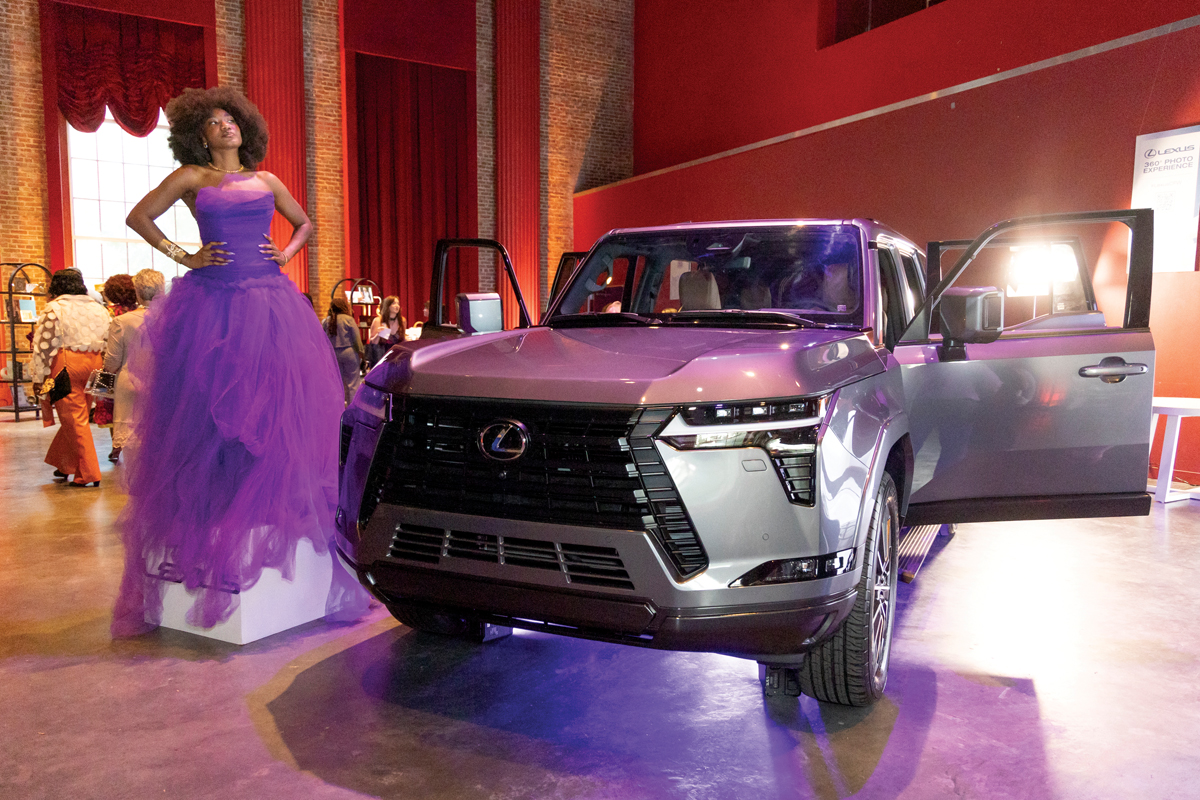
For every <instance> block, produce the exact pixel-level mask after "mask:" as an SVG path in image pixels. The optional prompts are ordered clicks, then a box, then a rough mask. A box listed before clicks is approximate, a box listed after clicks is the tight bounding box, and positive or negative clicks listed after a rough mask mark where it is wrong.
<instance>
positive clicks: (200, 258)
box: [179, 242, 233, 269]
mask: <svg viewBox="0 0 1200 800" xmlns="http://www.w3.org/2000/svg"><path fill="white" fill-rule="evenodd" d="M223 244H228V242H209V243H208V244H206V245H204V247H201V248H200V249H199V250H197V251H196V252H194V253H192V254H190V255H187V256H184V257H183V258H182V259H180V261H179V263H180V264H183V265H184V266H185V267H187V268H188V269H203V268H204V267H213V266H216V267H219V266H222V265H224V264H229V263H230V260H229V259H228V258H226V256H231V255H233V253H231V252H229V251H228V250H218V249H217V248H218V246H219V245H223Z"/></svg>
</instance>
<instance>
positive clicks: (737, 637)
mask: <svg viewBox="0 0 1200 800" xmlns="http://www.w3.org/2000/svg"><path fill="white" fill-rule="evenodd" d="M347 562H348V563H351V565H352V566H354V567H355V569H356V570H357V571H358V572H359V577H360V579H362V582H363V584H364V585H366V586H367V587H369V588H370V589H371V590H372V592H373V593H374V594H375V595H376V596H377V597H378V598H379V599H380V600H381V601H382V602H384V603H397V602H401V603H411V604H415V605H419V606H420V605H424V606H434V607H438V608H444V609H451V610H453V611H455V612H458V613H460V614H461V615H462V616H464V617H469V618H472V619H476V620H480V621H483V622H491V623H494V624H499V625H508V626H511V627H517V628H525V629H528V630H541V631H547V632H550V633H555V634H560V635H567V636H575V637H579V638H584V639H596V640H600V641H609V642H617V643H621V644H633V645H640V646H643V647H651V648H656V649H662V650H685V651H694V652H715V653H726V654H729V655H737V656H742V657H746V658H757V659H758V660H770V658H771V657H773V656H778V657H785V656H795V655H799V654H802V653H804V652H805V651H807V650H808V649H810V648H811V647H812V646H813V645H815V644H818V643H819V642H820V641H822V640H823V639H824V638H825V636H827V635H828V634H829V633H831V632H832V631H834V630H836V629H837V627H838V625H840V624H841V622H842V620H844V619H845V617H846V615H847V614H849V613H850V609H851V608H852V607H853V605H854V598H855V592H854V590H853V589H851V590H849V591H845V592H842V593H841V594H839V595H835V596H831V597H822V598H814V599H809V600H801V601H789V602H774V603H761V604H754V605H737V606H717V607H706V608H660V607H658V606H657V605H656V604H655V603H654V602H653V601H652V600H650V599H648V598H645V597H615V596H612V595H607V594H601V593H591V592H582V591H576V590H561V589H553V588H547V587H544V586H536V585H530V584H522V583H516V582H509V581H497V580H495V579H481V578H479V577H475V576H471V575H463V574H458V573H452V572H447V571H442V570H436V569H427V568H424V567H420V566H413V565H409V564H400V563H395V562H391V561H376V562H375V563H373V564H371V565H369V566H364V565H355V564H353V562H350V560H349V559H347Z"/></svg>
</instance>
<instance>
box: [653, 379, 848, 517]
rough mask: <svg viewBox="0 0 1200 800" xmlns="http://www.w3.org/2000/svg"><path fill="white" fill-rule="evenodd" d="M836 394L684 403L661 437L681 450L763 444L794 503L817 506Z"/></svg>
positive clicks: (789, 499)
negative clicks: (824, 427)
mask: <svg viewBox="0 0 1200 800" xmlns="http://www.w3.org/2000/svg"><path fill="white" fill-rule="evenodd" d="M834 396H835V393H831V394H825V395H821V396H819V397H798V398H786V399H782V400H760V401H756V402H749V403H707V404H703V405H700V404H697V405H692V406H684V407H683V408H680V409H679V410H678V411H677V412H676V413H675V414H673V415H672V416H671V418H670V419H669V420H668V421H667V424H666V425H664V426H663V428H662V430H661V431H659V433H658V435H657V438H658V439H660V440H662V441H663V442H664V443H665V444H667V445H669V446H671V447H673V448H675V449H676V450H719V449H729V448H738V447H758V448H761V449H763V450H765V451H766V452H767V453H768V454H769V455H770V456H771V463H772V465H773V466H774V467H775V473H776V474H777V475H778V476H779V480H780V482H781V483H782V485H783V489H784V491H785V492H786V493H787V498H788V501H789V502H791V503H793V504H795V505H802V506H809V507H811V506H812V505H813V504H814V503H815V502H816V488H817V444H818V440H819V438H820V430H821V423H822V422H824V420H825V417H826V415H827V412H828V411H829V409H830V407H831V406H832V404H833V398H834Z"/></svg>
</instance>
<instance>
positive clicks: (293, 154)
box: [242, 0, 324, 302]
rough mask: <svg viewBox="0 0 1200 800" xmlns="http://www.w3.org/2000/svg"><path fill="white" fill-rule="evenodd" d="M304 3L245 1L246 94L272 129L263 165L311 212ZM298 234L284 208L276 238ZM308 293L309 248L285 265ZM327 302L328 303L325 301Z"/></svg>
mask: <svg viewBox="0 0 1200 800" xmlns="http://www.w3.org/2000/svg"><path fill="white" fill-rule="evenodd" d="M303 6H304V4H303V2H302V0H245V2H244V3H243V5H242V9H243V16H244V18H245V25H246V96H247V97H249V98H250V99H251V100H253V101H254V103H255V104H256V105H257V106H258V110H259V111H261V112H262V115H263V117H264V118H265V119H266V120H267V128H268V129H269V130H270V131H271V145H270V147H268V148H267V158H266V160H265V161H263V163H262V164H260V165H259V169H265V170H268V171H270V172H273V173H275V176H276V177H278V178H279V180H281V181H283V185H284V186H286V187H287V188H288V190H289V191H290V192H291V193H292V197H294V198H296V202H297V203H299V204H300V207H301V208H303V209H305V210H308V169H307V157H306V146H307V137H308V129H307V126H306V125H305V110H304V7H303ZM291 235H292V224H291V223H290V222H288V221H287V220H286V219H284V218H283V215H282V214H280V213H279V212H276V213H275V216H274V218H273V219H272V220H271V238H273V239H274V240H275V241H276V242H277V243H279V245H280V246H283V243H284V242H286V241H287V240H288V239H289V238H291ZM283 272H284V274H286V275H287V276H288V278H290V279H291V280H292V282H293V283H295V284H296V285H297V286H298V287H300V291H302V292H307V291H308V248H307V247H305V248H303V249H302V250H301V251H300V252H299V253H296V255H295V256H294V257H293V258H292V260H291V261H289V262H288V263H287V264H285V265H284V267H283ZM322 302H324V301H322Z"/></svg>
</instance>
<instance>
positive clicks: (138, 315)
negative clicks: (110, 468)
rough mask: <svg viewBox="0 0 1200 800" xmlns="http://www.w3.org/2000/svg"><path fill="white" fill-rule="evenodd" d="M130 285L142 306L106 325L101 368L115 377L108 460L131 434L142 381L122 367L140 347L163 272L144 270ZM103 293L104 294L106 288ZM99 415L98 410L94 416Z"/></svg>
mask: <svg viewBox="0 0 1200 800" xmlns="http://www.w3.org/2000/svg"><path fill="white" fill-rule="evenodd" d="M131 284H132V285H133V289H134V293H135V299H136V300H137V302H138V303H140V304H141V305H140V306H138V307H136V308H134V309H133V310H131V311H128V312H126V313H124V314H121V315H120V316H118V317H115V318H114V319H113V321H112V322H111V323H110V324H109V326H108V340H107V343H106V345H105V348H104V371H105V372H111V373H113V374H114V375H116V376H117V385H116V392H115V397H114V398H113V402H112V405H113V412H112V421H113V431H112V437H113V450H112V452H111V453H109V454H108V460H109V461H117V460H119V459H120V457H121V450H123V449H124V448H125V446H126V445H127V444H128V443H129V439H130V436H132V434H133V410H134V408H135V407H136V405H137V394H138V391H139V390H140V389H141V381H139V380H138V379H137V378H136V377H135V376H134V375H133V374H132V372H131V371H130V370H128V369H125V365H126V364H127V363H129V362H130V361H131V360H133V357H134V354H135V353H136V352H137V351H138V350H139V349H140V346H141V327H142V323H143V322H145V320H146V307H147V306H149V305H150V302H151V301H152V300H154V298H155V297H158V296H159V295H160V294H162V291H163V285H164V281H163V274H162V273H161V272H159V271H158V270H154V269H144V270H142V271H141V272H139V273H138V274H137V275H134V276H133V279H132V280H131ZM105 292H106V293H107V288H106V290H105ZM110 296H111V295H110ZM99 416H100V414H99V412H97V414H96V417H97V419H99Z"/></svg>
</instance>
